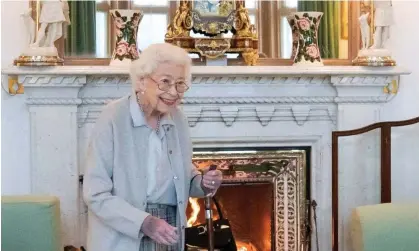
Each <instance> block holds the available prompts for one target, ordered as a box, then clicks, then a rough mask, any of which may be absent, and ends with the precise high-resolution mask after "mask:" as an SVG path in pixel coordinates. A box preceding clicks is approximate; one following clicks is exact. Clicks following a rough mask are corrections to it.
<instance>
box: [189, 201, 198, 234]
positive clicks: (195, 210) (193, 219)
mask: <svg viewBox="0 0 419 251" xmlns="http://www.w3.org/2000/svg"><path fill="white" fill-rule="evenodd" d="M189 203H191V208H192V213H191V217H189V219H188V227H191V226H193V224H194V223H195V222H196V220H197V219H198V214H199V211H200V210H201V208H200V207H199V204H198V199H197V198H189Z"/></svg>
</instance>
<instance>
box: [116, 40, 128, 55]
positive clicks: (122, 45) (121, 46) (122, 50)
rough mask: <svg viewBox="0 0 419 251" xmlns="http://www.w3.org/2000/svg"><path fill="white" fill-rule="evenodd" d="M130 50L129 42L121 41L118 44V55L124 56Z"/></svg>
mask: <svg viewBox="0 0 419 251" xmlns="http://www.w3.org/2000/svg"><path fill="white" fill-rule="evenodd" d="M127 52H128V43H127V42H125V41H121V42H119V43H118V44H117V45H116V55H118V56H124V55H125V54H127Z"/></svg>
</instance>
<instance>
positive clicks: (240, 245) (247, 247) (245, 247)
mask: <svg viewBox="0 0 419 251" xmlns="http://www.w3.org/2000/svg"><path fill="white" fill-rule="evenodd" d="M236 245H237V251H257V249H256V247H255V246H254V245H253V244H252V243H251V242H244V241H236Z"/></svg>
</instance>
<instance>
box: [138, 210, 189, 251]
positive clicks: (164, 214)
mask: <svg viewBox="0 0 419 251" xmlns="http://www.w3.org/2000/svg"><path fill="white" fill-rule="evenodd" d="M146 212H147V213H149V214H151V215H152V216H154V217H157V218H159V219H162V220H165V221H166V222H167V223H169V224H170V225H172V226H174V227H176V214H177V207H176V206H168V205H160V204H149V205H147V208H146ZM179 250H181V249H180V248H179V243H178V244H175V245H173V246H166V245H163V244H158V243H156V242H155V241H154V240H152V239H151V238H150V237H148V236H144V238H143V239H142V241H141V245H140V251H179Z"/></svg>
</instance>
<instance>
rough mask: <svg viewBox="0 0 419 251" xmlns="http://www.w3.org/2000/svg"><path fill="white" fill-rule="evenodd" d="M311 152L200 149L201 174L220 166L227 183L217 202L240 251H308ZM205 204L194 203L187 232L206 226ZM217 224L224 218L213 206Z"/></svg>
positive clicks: (191, 202) (197, 158) (197, 153)
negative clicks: (207, 167) (203, 169)
mask: <svg viewBox="0 0 419 251" xmlns="http://www.w3.org/2000/svg"><path fill="white" fill-rule="evenodd" d="M309 151H310V148H292V149H278V148H276V149H274V148H270V149H266V148H265V149H253V150H250V149H234V150H220V149H218V150H216V149H199V150H197V151H195V152H194V159H193V163H194V164H195V165H196V166H197V168H203V167H205V166H208V165H209V164H216V165H217V166H218V167H219V168H220V169H221V170H222V172H223V175H224V181H223V184H222V186H221V188H220V189H219V191H218V192H217V195H216V197H215V198H216V200H217V201H218V202H219V204H220V209H221V213H222V214H223V216H224V218H227V219H228V220H229V222H230V225H231V229H232V232H233V235H234V238H235V241H236V245H237V248H238V250H239V251H256V250H257V251H267V250H275V251H282V250H289V251H303V250H306V249H305V248H306V247H307V245H309V241H308V239H309V238H310V236H309V233H308V229H309V224H308V222H309V221H308V219H309V214H308V211H309V210H308V208H307V205H308V203H307V201H309V200H310V198H309V194H310V192H309V186H308V184H310V181H309V179H310V175H309V173H310V172H309V170H308V168H309V163H310V162H309V159H308V158H309V156H310V154H309ZM203 203H204V202H203V199H190V200H189V205H188V208H187V212H186V214H187V215H188V226H194V225H197V224H201V223H205V215H204V204H203ZM213 212H214V218H215V219H217V218H218V217H219V215H218V213H217V210H216V208H215V206H214V205H213Z"/></svg>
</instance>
